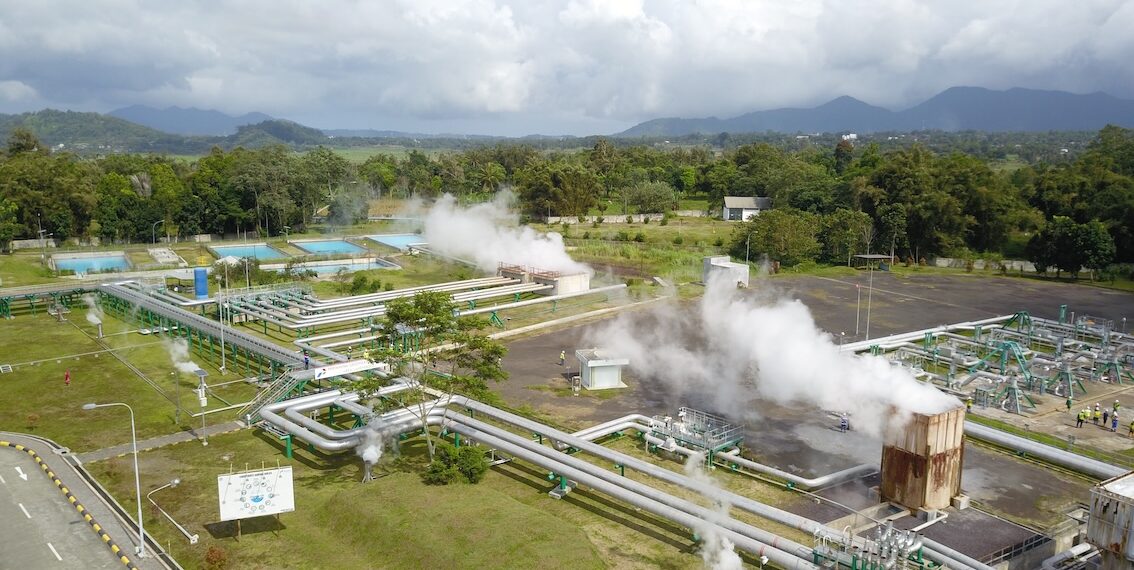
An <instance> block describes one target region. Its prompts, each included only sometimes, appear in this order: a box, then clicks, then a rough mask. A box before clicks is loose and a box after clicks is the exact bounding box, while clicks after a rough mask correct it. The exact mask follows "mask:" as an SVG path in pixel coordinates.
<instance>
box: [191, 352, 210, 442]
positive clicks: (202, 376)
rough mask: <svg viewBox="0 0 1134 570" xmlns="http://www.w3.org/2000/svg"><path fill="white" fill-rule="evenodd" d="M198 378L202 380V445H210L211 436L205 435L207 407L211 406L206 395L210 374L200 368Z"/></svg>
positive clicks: (198, 390)
mask: <svg viewBox="0 0 1134 570" xmlns="http://www.w3.org/2000/svg"><path fill="white" fill-rule="evenodd" d="M194 373H195V374H196V375H197V378H199V379H200V380H201V384H200V385H199V386H197V398H198V399H199V400H200V403H201V445H209V436H207V435H205V407H206V406H208V405H209V399H208V397H207V396H206V395H205V376H208V375H209V373H208V372H205V371H204V370H201V369H200V368H198V369H197V370H195V371H194Z"/></svg>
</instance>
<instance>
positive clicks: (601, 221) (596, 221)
mask: <svg viewBox="0 0 1134 570" xmlns="http://www.w3.org/2000/svg"><path fill="white" fill-rule="evenodd" d="M605 221H606V218H604V217H602V216H599V217H597V218H595V223H596V224H601V223H603V222H605Z"/></svg>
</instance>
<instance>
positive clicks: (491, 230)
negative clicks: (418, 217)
mask: <svg viewBox="0 0 1134 570" xmlns="http://www.w3.org/2000/svg"><path fill="white" fill-rule="evenodd" d="M511 199H512V195H511V193H509V192H504V191H502V192H499V193H497V195H496V198H495V199H494V200H493V201H491V202H486V203H483V204H477V205H475V206H471V207H468V208H465V207H461V206H459V205H458V204H457V201H456V199H455V198H453V197H452V196H451V195H449V194H446V195H444V196H442V197H441V199H440V200H438V201H437V203H435V204H434V205H433V207H432V208H430V209H429V211H428V212H427V213H426V214H425V220H424V237H425V241H427V242H429V247H430V248H431V249H433V250H435V251H437V252H438V253H441V254H443V255H448V256H452V257H457V258H460V259H466V260H469V261H471V262H473V263H475V264H476V265H477V267H479V268H480V269H481V270H483V271H496V267H497V264H498V263H500V262H504V263H509V264H515V265H528V266H531V267H537V268H539V269H548V270H552V271H560V272H563V273H592V270H591V268H590V267H588V266H586V265H584V264H582V263H579V262H577V261H575V260H573V259H571V256H569V255H567V250H566V248H565V247H564V246H563V237H562V236H560V235H559V234H557V233H548V234H541V233H539V232H536V231H535V230H533V229H531V228H528V227H522V226H519V225H518V223H519V220H518V218H517V216H516V214H514V213H512V212H511V211H510V210H509V209H508V203H509V202H510V201H511Z"/></svg>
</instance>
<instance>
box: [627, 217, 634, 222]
mask: <svg viewBox="0 0 1134 570" xmlns="http://www.w3.org/2000/svg"><path fill="white" fill-rule="evenodd" d="M626 223H628V224H632V223H634V216H626Z"/></svg>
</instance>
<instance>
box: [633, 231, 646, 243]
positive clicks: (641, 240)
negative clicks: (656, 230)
mask: <svg viewBox="0 0 1134 570" xmlns="http://www.w3.org/2000/svg"><path fill="white" fill-rule="evenodd" d="M634 241H636V242H638V243H644V242H645V241H646V234H644V233H642V232H638V233H636V234H634Z"/></svg>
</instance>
